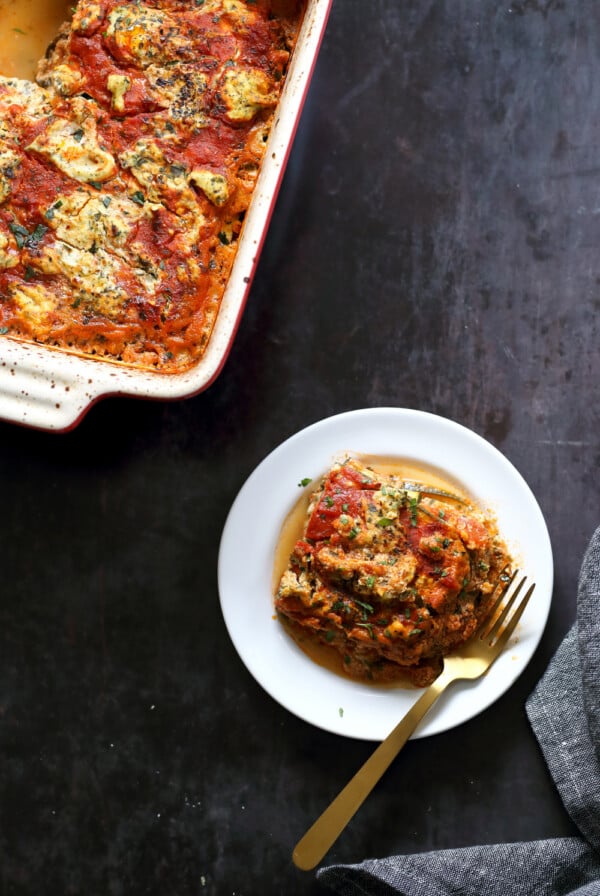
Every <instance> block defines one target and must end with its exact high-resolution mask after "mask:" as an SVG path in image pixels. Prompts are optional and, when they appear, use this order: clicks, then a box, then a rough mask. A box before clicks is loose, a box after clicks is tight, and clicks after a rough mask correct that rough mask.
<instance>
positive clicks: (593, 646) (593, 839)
mask: <svg viewBox="0 0 600 896" xmlns="http://www.w3.org/2000/svg"><path fill="white" fill-rule="evenodd" d="M599 608H600V528H598V529H597V530H596V532H595V533H594V535H593V537H592V540H591V542H590V545H589V547H588V549H587V552H586V554H585V557H584V560H583V564H582V567H581V573H580V578H579V590H578V595H577V622H576V623H575V624H574V626H573V628H572V629H571V631H570V632H569V633H568V635H567V636H566V637H565V639H564V641H563V643H562V644H561V646H560V647H559V649H558V650H557V652H556V654H555V656H554V657H553V659H552V661H551V663H550V665H549V667H548V669H547V671H546V673H545V674H544V676H543V678H542V679H541V681H540V682H539V684H538V686H537V687H536V689H535V691H534V692H533V694H532V695H531V697H530V698H529V700H528V701H527V706H526V708H527V714H528V717H529V721H530V722H531V725H532V728H533V730H534V732H535V734H536V737H537V738H538V741H539V743H540V746H541V748H542V751H543V754H544V757H545V759H546V762H547V764H548V768H549V769H550V773H551V775H552V777H553V779H554V782H555V784H556V787H557V788H558V791H559V793H560V795H561V798H562V800H563V802H564V804H565V807H566V809H567V811H568V812H569V814H570V815H571V818H572V819H573V821H574V822H575V824H576V825H577V827H578V828H579V830H580V832H581V837H568V838H556V839H551V840H538V841H533V842H530V843H507V844H499V845H496V846H478V847H468V848H464V849H448V850H442V851H439V852H429V853H421V854H417V855H411V856H392V857H391V858H389V859H372V860H368V861H365V862H362V863H361V864H359V865H331V866H329V867H325V868H323V869H321V870H320V871H319V872H318V878H319V881H320V882H321V883H323V884H326V885H327V886H328V887H330V888H331V889H332V890H333V891H335V892H336V893H341V894H343V896H396V894H403V896H450V894H452V896H459V894H460V896H506V894H508V893H510V894H511V896H567V894H571V896H575V894H576V896H600V613H599V612H598V610H599Z"/></svg>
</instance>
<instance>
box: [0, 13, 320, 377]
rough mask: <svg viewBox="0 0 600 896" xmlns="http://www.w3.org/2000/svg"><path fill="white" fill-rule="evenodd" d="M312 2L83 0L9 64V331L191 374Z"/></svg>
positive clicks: (0, 170)
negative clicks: (33, 74) (28, 72)
mask: <svg viewBox="0 0 600 896" xmlns="http://www.w3.org/2000/svg"><path fill="white" fill-rule="evenodd" d="M304 7H305V4H304V2H303V0H143V2H142V0H135V2H132V0H129V2H124V0H81V2H79V3H78V4H77V6H76V7H75V8H74V14H73V19H72V21H71V22H70V23H68V24H67V25H65V26H64V27H63V29H62V30H61V33H60V34H59V35H58V37H57V39H56V41H55V42H54V43H53V44H52V46H51V47H50V48H49V51H48V53H47V55H46V58H45V59H44V60H43V61H42V62H41V63H40V65H39V69H38V74H37V78H36V82H35V83H34V82H30V81H25V80H20V79H17V78H8V77H0V333H1V334H6V335H8V336H12V337H16V338H18V339H22V340H26V341H35V342H38V343H43V344H46V345H52V346H56V347H59V348H61V349H64V350H68V351H73V352H76V353H78V354H82V355H85V356H96V357H100V358H104V359H109V360H111V361H118V362H122V363H125V364H127V365H133V366H136V367H142V368H145V369H150V370H158V371H160V372H164V373H177V372H181V371H184V370H186V369H188V368H189V367H190V366H191V365H193V364H195V363H196V362H197V361H198V360H199V359H200V358H201V357H202V355H203V352H204V350H205V347H206V345H207V342H208V340H209V338H210V334H211V331H212V328H213V325H214V322H215V318H216V316H217V313H218V310H219V305H220V302H221V298H222V295H223V292H224V289H225V285H226V282H227V279H228V276H229V273H230V270H231V266H232V263H233V259H234V256H235V252H236V245H237V242H238V239H239V237H240V233H241V230H242V228H243V221H244V216H245V214H246V211H247V209H248V206H249V203H250V199H251V196H252V193H253V190H254V187H255V183H256V180H257V176H258V172H259V168H260V165H261V161H262V159H263V156H264V153H265V146H266V141H267V137H268V134H269V129H270V126H271V123H272V120H273V116H274V112H275V109H276V106H277V103H278V100H279V96H280V93H281V89H282V85H283V83H284V79H285V75H286V70H287V66H288V62H289V59H290V54H291V52H292V50H293V47H294V44H295V41H296V37H297V34H298V31H299V28H300V25H301V22H302V18H303V14H304Z"/></svg>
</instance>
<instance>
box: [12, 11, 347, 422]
mask: <svg viewBox="0 0 600 896" xmlns="http://www.w3.org/2000/svg"><path fill="white" fill-rule="evenodd" d="M332 2H333V0H309V2H308V7H307V12H306V15H305V19H304V22H303V25H302V29H301V32H300V35H299V38H298V42H297V45H296V48H295V50H294V54H293V57H292V60H291V63H290V67H289V70H288V74H287V79H286V84H285V87H284V90H283V93H282V96H281V100H280V104H279V107H278V110H277V114H276V118H275V122H274V125H273V128H272V131H271V134H270V137H269V143H268V146H267V151H266V153H265V157H264V161H263V164H262V169H261V172H260V175H259V178H258V182H257V185H256V189H255V192H254V195H253V198H252V201H251V205H250V208H249V210H248V214H247V217H246V220H245V223H244V229H243V233H242V235H241V237H240V240H239V244H238V249H237V254H236V258H235V261H234V265H233V269H232V272H231V275H230V278H229V281H228V285H227V287H226V290H225V293H224V296H223V299H222V302H221V307H220V311H219V314H218V317H217V320H216V323H215V327H214V330H213V333H212V336H211V338H210V341H209V344H208V346H207V349H206V351H205V353H204V355H203V357H202V359H201V360H200V361H199V362H198V363H197V364H196V365H195V366H194V367H192V368H190V369H189V370H187V371H185V372H184V373H181V374H161V373H153V372H149V371H145V370H141V369H135V368H133V367H127V366H125V365H122V364H119V363H114V362H111V361H105V360H99V359H98V360H97V359H87V358H83V357H80V356H78V355H74V354H69V353H66V352H62V351H60V350H58V349H55V348H49V347H45V346H38V345H35V344H31V343H24V342H19V341H17V340H14V339H11V338H10V337H9V336H3V337H0V418H2V419H4V420H7V421H12V422H15V423H19V424H22V425H25V426H31V427H35V428H39V429H47V430H55V431H64V430H67V429H70V428H72V427H73V426H75V425H77V423H78V422H79V420H80V419H81V418H82V416H83V415H84V414H85V413H86V411H87V410H88V409H89V408H90V406H91V405H92V404H94V403H95V402H96V401H98V400H99V399H100V398H103V397H108V396H110V395H126V396H137V397H140V398H150V399H162V400H170V399H180V398H186V397H190V396H191V395H194V394H197V393H198V392H201V391H202V390H203V389H206V388H207V387H208V386H209V385H210V384H211V383H212V382H213V381H214V380H215V378H216V377H217V376H218V374H219V372H220V370H221V368H222V367H223V364H224V363H225V360H226V358H227V355H228V352H229V350H230V348H231V345H232V342H233V339H234V337H235V333H236V330H237V326H238V324H239V321H240V318H241V315H242V312H243V309H244V306H245V303H246V299H247V296H248V293H249V289H250V284H251V282H252V278H253V275H254V271H255V269H256V264H257V261H258V257H259V254H260V250H261V247H262V244H263V241H264V238H265V235H266V231H267V227H268V224H269V220H270V217H271V213H272V210H273V207H274V204H275V200H276V196H277V192H278V189H279V186H280V183H281V179H282V176H283V172H284V168H285V165H286V162H287V158H288V155H289V152H290V149H291V145H292V141H293V138H294V134H295V132H296V127H297V124H298V120H299V117H300V113H301V110H302V106H303V104H304V100H305V97H306V94H307V91H308V87H309V84H310V79H311V76H312V72H313V68H314V64H315V62H316V58H317V54H318V51H319V47H320V45H321V40H322V38H323V34H324V32H325V27H326V24H327V19H328V16H329V11H330V9H331V5H332Z"/></svg>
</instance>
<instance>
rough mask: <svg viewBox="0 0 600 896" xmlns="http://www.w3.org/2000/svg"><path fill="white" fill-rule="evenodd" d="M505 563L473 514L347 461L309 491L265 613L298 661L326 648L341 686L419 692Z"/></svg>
mask: <svg viewBox="0 0 600 896" xmlns="http://www.w3.org/2000/svg"><path fill="white" fill-rule="evenodd" d="M509 565H510V557H509V554H508V550H507V548H506V545H505V544H504V542H503V541H502V539H501V538H500V536H499V534H498V531H497V528H496V525H495V523H494V521H493V520H492V519H490V518H489V517H486V516H485V515H484V514H483V513H482V512H481V511H480V510H478V509H477V508H475V507H472V506H469V505H467V504H465V503H463V502H462V501H456V500H452V499H448V498H446V497H444V496H443V495H437V496H436V495H435V494H430V495H427V489H426V487H423V490H421V491H419V490H416V489H415V487H413V486H411V487H409V488H407V487H406V485H405V483H404V482H403V481H402V479H401V478H400V477H399V476H395V475H386V476H383V475H380V474H378V473H377V472H375V471H374V470H373V469H371V468H370V467H367V466H365V465H364V464H361V463H360V462H358V461H355V460H348V461H347V462H346V463H343V464H336V465H335V466H334V467H333V468H332V469H331V470H330V471H329V472H328V473H327V475H326V476H325V477H324V478H323V480H322V482H321V483H320V486H319V488H318V489H317V490H316V491H315V492H314V494H313V496H312V499H311V502H310V506H309V509H308V513H307V516H306V520H305V525H304V530H303V532H302V535H301V537H300V538H299V539H298V541H297V542H296V544H295V547H294V549H293V551H292V555H291V557H290V561H289V565H288V568H287V569H286V570H285V572H284V574H283V576H282V578H281V581H280V584H279V588H278V591H277V594H276V598H275V606H276V609H277V612H278V614H279V617H280V619H281V620H282V621H283V622H284V624H285V626H286V628H287V630H288V631H289V632H290V634H291V635H292V636H293V637H294V638H295V639H296V640H297V641H298V643H299V644H300V645H301V646H303V647H304V648H305V649H307V652H309V653H310V648H311V645H313V644H315V643H316V644H319V645H321V646H324V647H329V648H330V649H331V650H332V651H335V652H337V654H339V656H340V658H341V664H340V668H341V669H343V670H344V671H345V672H346V673H347V674H348V675H350V676H351V677H354V678H359V679H365V680H370V681H375V682H382V681H383V682H393V681H399V682H402V681H403V680H406V681H408V682H412V683H413V684H415V685H417V686H419V687H422V686H425V685H428V684H430V683H431V682H432V681H433V680H434V679H435V678H436V677H437V675H438V674H439V672H440V671H441V668H442V662H443V657H444V656H446V655H448V654H450V653H451V652H452V651H454V650H456V649H457V648H458V647H459V646H460V645H461V644H462V643H464V642H465V641H466V640H467V639H468V638H470V637H471V635H472V634H473V633H474V632H475V630H476V628H477V627H478V624H479V621H480V620H481V619H482V618H483V617H484V616H485V615H486V613H487V612H488V611H489V609H490V605H491V602H492V601H493V599H494V597H493V594H494V587H495V584H496V583H498V581H499V580H500V577H501V575H502V573H503V570H505V569H506V568H507V567H508V566H509Z"/></svg>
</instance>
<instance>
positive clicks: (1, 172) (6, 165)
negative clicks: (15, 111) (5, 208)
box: [0, 140, 21, 205]
mask: <svg viewBox="0 0 600 896" xmlns="http://www.w3.org/2000/svg"><path fill="white" fill-rule="evenodd" d="M20 162H21V156H20V154H19V153H16V152H15V151H14V149H13V148H12V147H11V146H8V145H7V144H6V143H3V142H2V140H0V205H1V204H2V203H3V202H4V201H5V200H6V199H7V198H8V196H9V195H10V191H11V187H12V182H13V180H14V176H15V171H16V169H17V167H18V166H19V164H20Z"/></svg>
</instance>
